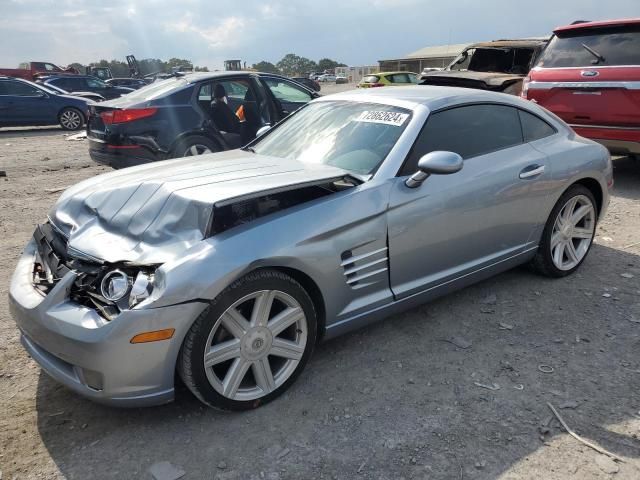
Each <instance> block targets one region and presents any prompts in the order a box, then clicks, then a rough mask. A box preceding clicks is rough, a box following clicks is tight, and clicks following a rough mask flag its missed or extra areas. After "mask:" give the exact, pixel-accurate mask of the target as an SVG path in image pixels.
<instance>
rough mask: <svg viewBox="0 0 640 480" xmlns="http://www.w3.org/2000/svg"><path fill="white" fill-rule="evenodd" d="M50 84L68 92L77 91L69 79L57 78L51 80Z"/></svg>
mask: <svg viewBox="0 0 640 480" xmlns="http://www.w3.org/2000/svg"><path fill="white" fill-rule="evenodd" d="M49 83H51V84H52V85H54V86H56V87H58V88H62V89H63V90H66V91H67V92H71V91H72V90H75V88H74V86H73V82H72V81H71V80H70V79H68V78H55V79H53V80H51V81H50V82H49Z"/></svg>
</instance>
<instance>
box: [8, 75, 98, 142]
mask: <svg viewBox="0 0 640 480" xmlns="http://www.w3.org/2000/svg"><path fill="white" fill-rule="evenodd" d="M87 104H88V101H87V100H86V99H84V98H79V97H74V96H71V95H61V94H59V93H57V92H55V91H53V90H50V89H48V88H46V87H43V86H42V85H38V84H36V83H33V82H29V81H27V80H22V79H21V78H12V77H0V127H20V126H38V125H55V124H59V125H60V126H61V127H62V128H64V129H65V130H78V129H79V128H82V126H83V125H84V123H85V119H86V114H87Z"/></svg>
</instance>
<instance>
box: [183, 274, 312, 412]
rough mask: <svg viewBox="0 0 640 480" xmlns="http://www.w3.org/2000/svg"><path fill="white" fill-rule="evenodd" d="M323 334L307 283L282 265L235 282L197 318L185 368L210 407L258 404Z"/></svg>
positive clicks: (277, 389)
mask: <svg viewBox="0 0 640 480" xmlns="http://www.w3.org/2000/svg"><path fill="white" fill-rule="evenodd" d="M316 335H317V320H316V312H315V309H314V306H313V302H312V301H311V298H310V297H309V295H308V294H307V292H306V291H305V290H304V288H303V287H302V286H301V285H300V284H299V283H298V282H297V281H295V280H294V279H293V278H291V277H289V276H288V275H285V274H284V273H282V272H279V271H277V270H260V271H256V272H253V273H249V274H248V275H246V276H244V277H242V278H241V279H239V280H237V281H235V282H234V283H232V284H231V285H230V286H228V287H227V288H226V289H225V290H223V291H222V293H220V295H218V296H217V297H216V298H215V299H214V300H213V301H212V302H211V303H210V305H209V306H208V307H207V308H205V310H204V311H203V312H202V313H201V314H200V316H199V317H198V318H197V319H196V321H195V322H194V323H193V325H192V326H191V329H190V330H189V332H188V333H187V335H186V336H185V339H184V342H183V344H182V349H181V351H180V356H179V358H178V365H177V369H178V373H179V375H180V377H181V378H182V381H183V382H184V384H185V385H186V386H187V388H189V390H191V392H192V393H193V394H194V395H195V396H196V397H197V398H198V399H199V400H200V401H201V402H203V403H205V404H206V405H209V406H211V407H214V408H218V409H221V410H249V409H253V408H257V407H259V406H260V405H263V404H265V403H267V402H270V401H271V400H273V399H274V398H276V397H278V396H279V395H281V394H282V393H283V392H284V391H285V390H287V388H289V386H290V385H291V384H292V383H293V382H294V381H295V379H296V378H297V377H298V375H300V373H301V372H302V370H303V369H304V367H305V365H306V363H307V361H308V360H309V357H310V356H311V353H312V352H313V348H314V346H315V343H316Z"/></svg>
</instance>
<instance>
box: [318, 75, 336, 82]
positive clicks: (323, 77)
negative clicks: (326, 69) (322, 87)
mask: <svg viewBox="0 0 640 480" xmlns="http://www.w3.org/2000/svg"><path fill="white" fill-rule="evenodd" d="M318 81H319V82H335V81H336V76H335V75H332V74H330V73H325V74H324V75H320V78H318Z"/></svg>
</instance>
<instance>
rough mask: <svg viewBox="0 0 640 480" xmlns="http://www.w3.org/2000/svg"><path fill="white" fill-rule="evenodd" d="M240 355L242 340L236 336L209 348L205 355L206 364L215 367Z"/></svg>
mask: <svg viewBox="0 0 640 480" xmlns="http://www.w3.org/2000/svg"><path fill="white" fill-rule="evenodd" d="M239 356H240V340H238V339H237V338H234V339H233V340H228V341H226V342H222V343H220V344H218V345H214V346H213V347H211V348H210V349H209V352H208V353H207V354H206V355H205V356H204V366H205V367H213V366H214V365H217V364H219V363H222V362H226V361H227V360H231V359H232V358H237V357H239Z"/></svg>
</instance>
